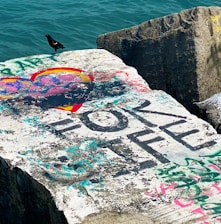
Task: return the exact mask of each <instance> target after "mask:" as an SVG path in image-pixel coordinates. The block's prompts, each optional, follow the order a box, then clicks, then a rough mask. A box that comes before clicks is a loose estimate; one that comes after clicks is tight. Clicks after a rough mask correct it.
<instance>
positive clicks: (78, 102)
mask: <svg viewBox="0 0 221 224" xmlns="http://www.w3.org/2000/svg"><path fill="white" fill-rule="evenodd" d="M93 86H94V84H93V77H92V76H91V75H90V74H89V75H86V74H84V72H83V71H82V70H80V69H75V68H65V67H61V68H48V69H45V70H41V71H39V72H37V73H34V74H32V75H31V77H30V79H26V78H20V77H9V78H7V77H4V78H1V79H0V99H1V100H8V101H10V100H23V101H24V103H25V104H35V105H36V106H40V107H41V108H43V109H48V108H57V109H61V110H68V111H71V112H75V111H77V110H78V109H79V108H80V107H81V106H82V104H83V102H84V101H85V100H86V99H87V96H88V94H89V93H90V91H91V90H92V89H93Z"/></svg>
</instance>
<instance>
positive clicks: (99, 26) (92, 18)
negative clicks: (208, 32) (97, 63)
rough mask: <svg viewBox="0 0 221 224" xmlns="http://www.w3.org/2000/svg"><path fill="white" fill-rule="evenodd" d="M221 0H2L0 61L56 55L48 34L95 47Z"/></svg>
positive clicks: (70, 46) (72, 46)
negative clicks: (108, 36) (113, 35)
mask: <svg viewBox="0 0 221 224" xmlns="http://www.w3.org/2000/svg"><path fill="white" fill-rule="evenodd" d="M196 6H221V0H136V1H132V0H83V1H79V0H78V1H77V0H59V1H54V0H44V1H39V0H38V1H37V0H1V1H0V61H5V60H8V59H11V58H17V57H23V56H29V55H35V54H48V53H52V52H53V49H52V48H51V47H50V46H49V45H48V43H47V40H46V38H45V34H51V36H52V37H54V39H56V40H58V41H59V42H61V43H62V44H63V45H64V46H65V49H64V50H65V51H66V50H77V49H88V48H96V38H97V37H98V36H99V35H100V34H103V33H107V32H111V31H115V30H119V29H123V28H127V27H130V26H133V25H137V24H139V23H142V22H144V21H147V20H149V19H153V18H157V17H161V16H164V15H168V14H172V13H175V12H179V11H181V10H183V9H188V8H192V7H196Z"/></svg>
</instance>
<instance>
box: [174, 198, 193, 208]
mask: <svg viewBox="0 0 221 224" xmlns="http://www.w3.org/2000/svg"><path fill="white" fill-rule="evenodd" d="M173 202H174V203H175V204H176V205H178V206H179V207H181V208H186V207H189V206H191V205H192V204H194V201H190V202H187V203H186V204H184V203H183V202H181V201H180V200H178V199H175V200H174V201H173Z"/></svg>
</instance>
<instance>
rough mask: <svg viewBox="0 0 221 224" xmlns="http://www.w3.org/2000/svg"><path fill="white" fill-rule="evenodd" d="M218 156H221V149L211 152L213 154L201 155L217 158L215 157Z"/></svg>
mask: <svg viewBox="0 0 221 224" xmlns="http://www.w3.org/2000/svg"><path fill="white" fill-rule="evenodd" d="M218 156H221V149H220V150H218V151H217V152H215V153H213V154H211V155H205V156H200V157H204V158H206V157H207V158H215V157H218Z"/></svg>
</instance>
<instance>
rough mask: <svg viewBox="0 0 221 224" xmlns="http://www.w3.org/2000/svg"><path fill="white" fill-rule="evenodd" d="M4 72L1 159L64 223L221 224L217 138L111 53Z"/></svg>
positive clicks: (51, 59)
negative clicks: (35, 187) (41, 190)
mask: <svg viewBox="0 0 221 224" xmlns="http://www.w3.org/2000/svg"><path fill="white" fill-rule="evenodd" d="M0 66H1V71H0V73H1V77H2V78H1V79H0V97H1V100H0V121H1V125H0V147H1V156H2V157H3V158H5V159H8V160H9V161H10V163H11V164H12V165H13V166H15V167H19V168H20V169H22V170H24V171H26V172H28V173H29V174H30V175H31V176H32V177H33V178H34V179H36V180H37V181H39V182H40V183H41V184H43V185H44V186H45V187H46V188H47V189H48V190H49V191H50V192H51V195H52V196H53V199H54V201H55V203H56V205H57V207H58V209H59V210H63V211H64V215H65V217H66V218H67V221H68V223H70V224H72V223H73V224H76V223H82V222H86V223H87V221H88V223H89V222H90V220H92V221H91V222H93V223H94V221H93V218H94V217H97V220H100V219H101V217H105V216H106V218H105V220H106V221H107V220H109V218H110V217H112V218H111V219H112V221H113V223H114V221H115V223H125V220H126V219H125V218H126V217H127V216H126V214H130V215H132V217H131V220H134V219H136V217H139V218H137V220H138V223H142V220H145V217H148V219H147V220H151V221H150V223H151V222H153V223H194V224H196V223H199V224H202V223H203V222H204V223H214V222H218V221H220V218H221V217H220V216H221V212H220V199H221V195H220V194H221V185H220V183H219V182H220V174H221V169H220V155H221V138H220V136H219V135H217V134H216V131H215V130H214V129H213V128H212V127H211V126H210V125H209V124H208V123H206V122H205V121H203V120H201V119H198V118H197V117H196V116H194V115H191V114H190V113H189V112H188V111H187V110H186V109H185V108H184V107H183V106H182V105H181V104H179V103H178V102H177V101H176V100H174V99H173V98H172V97H171V96H170V95H168V94H166V93H165V92H163V91H157V90H150V89H149V87H148V85H147V83H146V82H145V81H144V80H143V79H142V78H141V76H139V75H138V73H137V71H136V70H135V69H134V68H132V67H129V66H126V65H125V64H124V63H123V62H122V60H121V59H119V58H117V57H116V56H114V55H112V54H111V53H109V52H107V51H105V50H82V51H70V52H64V53H62V54H56V55H39V56H32V57H27V58H17V59H14V60H10V61H6V62H3V63H0ZM76 68H77V69H76ZM82 70H84V71H82ZM6 77H7V78H6ZM96 213H97V215H95V214H96ZM116 214H119V216H117V215H116ZM105 220H104V223H105ZM217 220H218V221H217ZM109 223H111V221H110V222H109ZM127 223H128V221H127Z"/></svg>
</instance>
